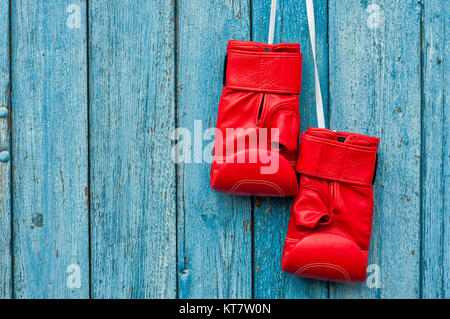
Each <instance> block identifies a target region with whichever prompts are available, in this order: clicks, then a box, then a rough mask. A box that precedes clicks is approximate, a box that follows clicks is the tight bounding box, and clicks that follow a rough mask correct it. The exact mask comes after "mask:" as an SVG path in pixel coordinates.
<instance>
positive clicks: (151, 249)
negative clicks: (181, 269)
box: [89, 0, 176, 298]
mask: <svg viewBox="0 0 450 319" xmlns="http://www.w3.org/2000/svg"><path fill="white" fill-rule="evenodd" d="M89 12H90V13H89V17H90V18H89V27H90V57H89V58H90V80H89V84H90V132H91V135H90V136H91V153H90V158H91V196H92V197H91V231H92V233H91V236H92V237H91V238H92V239H91V240H92V243H91V245H92V246H91V254H92V259H91V263H92V283H91V285H92V295H93V297H94V298H174V297H175V296H176V240H175V239H176V228H175V225H176V220H175V192H176V189H175V166H174V163H172V161H171V160H170V140H169V136H170V131H171V130H172V129H174V128H175V104H174V90H175V88H174V83H175V82H174V74H175V69H174V67H175V65H174V57H175V50H174V4H173V3H171V2H170V1H141V2H136V1H132V0H129V1H110V0H103V1H91V2H90V7H89Z"/></svg>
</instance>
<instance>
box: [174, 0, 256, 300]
mask: <svg viewBox="0 0 450 319" xmlns="http://www.w3.org/2000/svg"><path fill="white" fill-rule="evenodd" d="M177 17H178V20H177V40H178V45H177V52H178V59H177V76H178V86H177V101H178V104H177V110H178V113H177V120H178V123H177V126H178V127H179V128H185V129H187V130H188V131H189V132H190V134H191V136H190V137H189V138H191V139H192V146H193V148H192V154H191V155H192V156H191V159H192V161H194V159H195V158H194V156H195V155H194V154H193V151H194V149H195V147H199V146H203V148H205V152H207V153H208V152H209V153H210V152H211V151H212V150H211V149H210V150H209V151H207V150H206V148H207V145H209V144H210V143H211V140H205V141H203V145H201V144H202V135H201V134H203V131H204V130H206V129H207V128H214V127H215V123H216V117H217V109H218V105H219V99H220V95H221V90H222V75H223V61H224V57H225V53H226V45H227V41H228V40H229V39H236V40H248V39H249V37H250V33H249V31H250V23H249V21H250V17H249V6H248V1H244V0H242V1H231V0H226V1H223V2H213V1H209V0H201V1H188V0H180V1H179V2H178V10H177ZM196 121H197V122H196ZM195 123H197V125H198V126H199V125H201V126H202V128H201V129H199V132H200V133H198V134H197V136H194V124H195ZM199 134H200V135H199ZM186 138H188V137H187V136H186ZM181 140H184V137H183V138H181V137H180V142H181ZM177 141H178V140H177ZM195 143H196V144H195ZM203 148H202V149H203ZM201 155H202V154H200V156H201ZM210 165H211V164H210V159H209V163H208V161H207V158H204V159H203V160H202V161H201V163H180V164H179V165H178V170H177V180H178V198H177V205H178V272H179V273H178V282H179V283H178V289H179V297H181V298H251V296H252V287H251V204H250V202H251V201H250V197H239V196H230V195H226V194H220V193H217V192H215V191H213V190H212V189H211V188H210V186H209V184H210V182H209V173H210Z"/></svg>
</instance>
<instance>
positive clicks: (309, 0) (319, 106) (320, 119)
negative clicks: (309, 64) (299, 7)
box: [306, 0, 325, 128]
mask: <svg viewBox="0 0 450 319" xmlns="http://www.w3.org/2000/svg"><path fill="white" fill-rule="evenodd" d="M306 13H307V15H308V27H309V38H310V40H311V47H312V54H313V59H314V77H315V90H316V113H317V125H318V127H319V128H325V118H324V115H323V103H322V92H321V91H320V81H319V71H318V70H317V61H316V25H315V22H314V4H313V0H306Z"/></svg>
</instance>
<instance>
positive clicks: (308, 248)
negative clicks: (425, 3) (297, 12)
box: [211, 40, 379, 282]
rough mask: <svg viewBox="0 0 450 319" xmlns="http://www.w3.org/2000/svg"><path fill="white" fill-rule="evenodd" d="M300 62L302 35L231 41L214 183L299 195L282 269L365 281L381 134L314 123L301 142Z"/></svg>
mask: <svg viewBox="0 0 450 319" xmlns="http://www.w3.org/2000/svg"><path fill="white" fill-rule="evenodd" d="M301 71H302V54H301V52H300V45H299V44H286V43H280V44H276V45H269V44H264V43H258V42H247V41H235V40H231V41H229V43H228V48H227V57H226V63H225V74H224V84H225V86H224V88H223V91H222V97H221V99H220V104H219V111H218V117H217V127H216V136H215V142H214V152H213V162H212V167H211V187H212V188H213V189H214V190H217V191H219V192H223V193H229V194H236V195H258V196H294V195H296V198H295V200H294V203H293V205H292V209H291V215H290V221H289V227H288V232H287V237H286V241H285V244H284V251H283V256H282V262H281V267H282V269H283V270H284V271H286V272H288V273H291V274H294V275H298V276H302V277H307V278H313V279H320V280H329V281H337V282H360V281H364V280H365V278H366V268H367V258H368V250H369V242H370V234H371V225H372V213H373V186H372V182H373V178H374V174H375V167H376V158H377V150H378V144H379V139H378V138H375V137H370V136H366V135H361V134H354V133H343V132H335V131H332V130H328V129H323V128H308V130H307V131H306V132H304V133H303V134H302V135H301V141H300V148H299V149H298V140H299V133H300V115H299V94H300V89H301ZM296 172H297V173H299V174H300V183H298V179H297V173H296Z"/></svg>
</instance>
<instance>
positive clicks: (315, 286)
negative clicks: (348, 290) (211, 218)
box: [252, 0, 328, 298]
mask: <svg viewBox="0 0 450 319" xmlns="http://www.w3.org/2000/svg"><path fill="white" fill-rule="evenodd" d="M314 5H315V8H314V9H315V10H314V12H315V15H316V50H317V57H318V66H319V73H320V79H321V88H322V94H323V100H324V108H325V117H326V114H327V105H328V103H327V100H328V94H327V92H328V90H327V82H328V50H327V1H325V0H321V1H315V2H314ZM252 14H253V20H252V21H253V26H252V30H253V39H254V40H255V41H260V42H266V41H267V34H268V30H269V17H270V1H269V2H268V1H263V0H253V1H252ZM275 40H277V42H297V43H300V46H301V51H302V53H303V70H302V73H303V74H302V92H301V94H300V116H301V128H302V131H304V130H306V129H307V128H308V126H317V119H316V109H315V91H314V64H313V56H312V52H311V42H310V39H309V31H308V20H307V16H306V5H305V2H304V1H278V8H277V21H276V27H275ZM292 200H293V198H292V197H291V198H283V199H273V198H264V199H263V198H256V200H255V206H254V222H255V230H254V270H253V271H254V278H255V281H254V282H255V287H254V290H255V297H256V298H326V297H327V296H328V285H327V283H324V282H320V281H313V280H307V279H301V278H296V277H294V276H292V275H289V274H285V273H284V272H283V271H282V270H281V266H280V265H281V254H282V251H283V244H284V240H285V238H286V232H287V225H288V222H289V213H290V209H291V204H292Z"/></svg>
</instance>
